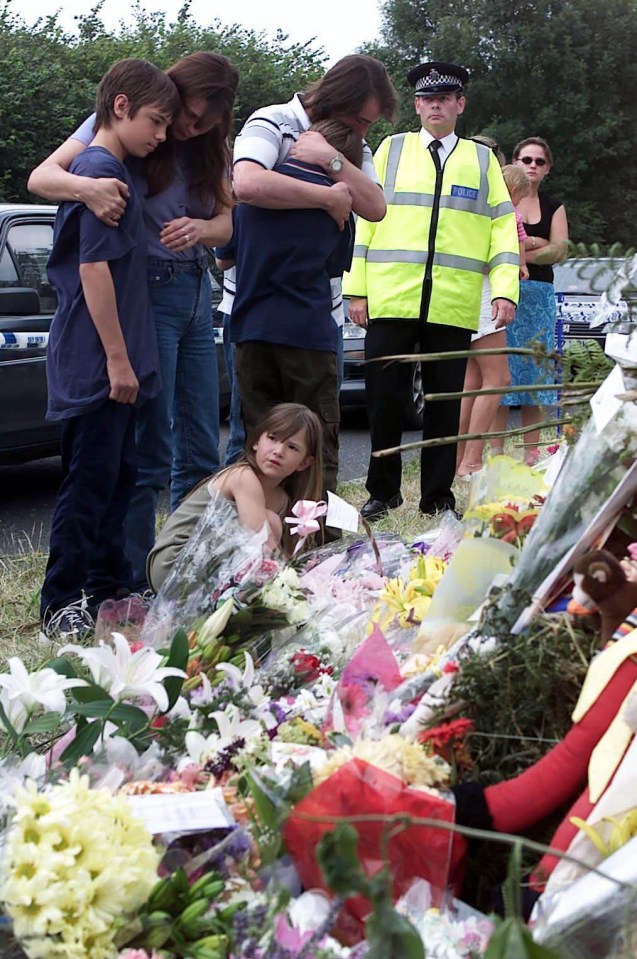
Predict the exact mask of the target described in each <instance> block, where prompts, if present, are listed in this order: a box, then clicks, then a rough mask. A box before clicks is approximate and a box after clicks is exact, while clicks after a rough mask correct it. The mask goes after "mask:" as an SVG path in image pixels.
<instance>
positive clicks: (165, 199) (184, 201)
mask: <svg viewBox="0 0 637 959" xmlns="http://www.w3.org/2000/svg"><path fill="white" fill-rule="evenodd" d="M94 136H95V114H94V113H93V114H92V115H91V116H90V117H88V118H87V119H86V120H85V121H84V123H82V124H81V126H79V127H78V128H77V130H76V131H75V133H72V134H71V138H72V139H73V140H79V141H80V143H83V144H84V146H88V145H89V144H90V143H91V141H92V139H93V137H94ZM193 148H194V144H192V143H191V142H190V141H188V140H186V141H184V142H179V143H177V144H176V150H175V165H174V169H173V178H172V180H171V182H170V183H169V184H168V186H167V187H166V189H165V190H162V192H161V193H156V194H155V196H148V183H147V182H146V178H145V176H144V161H143V160H140V159H139V158H137V157H131V156H129V157H126V161H125V163H126V168H127V169H128V170H129V171H130V173H131V174H132V175H133V180H134V183H135V187H136V189H137V192H138V193H139V195H140V197H141V198H142V208H143V212H144V223H145V224H146V242H147V244H148V256H154V257H157V258H158V259H160V260H197V259H199V258H200V257H202V256H205V253H206V249H205V247H204V246H203V244H201V243H195V245H194V246H191V247H189V248H188V249H187V250H183V251H182V250H179V251H177V250H169V249H168V247H165V246H163V244H162V243H160V241H159V234H160V233H161V231H162V230H163V228H164V224H165V223H168V222H170V220H176V219H177V218H178V217H181V216H189V217H191V219H193V220H209V219H210V217H211V216H212V214H213V213H214V206H215V203H214V199H213V198H212V197H211V198H210V199H209V200H202V199H201V198H200V197H199V196H198V195H197V194H196V193H195V192H194V191H193V190H191V189H190V187H189V186H188V180H189V174H190V157H191V151H192V150H193Z"/></svg>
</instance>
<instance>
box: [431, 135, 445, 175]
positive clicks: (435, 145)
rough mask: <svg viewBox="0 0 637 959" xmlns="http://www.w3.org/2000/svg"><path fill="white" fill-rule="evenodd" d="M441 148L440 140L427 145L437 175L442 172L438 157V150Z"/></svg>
mask: <svg viewBox="0 0 637 959" xmlns="http://www.w3.org/2000/svg"><path fill="white" fill-rule="evenodd" d="M441 146H442V143H441V142H440V140H432V141H431V143H430V144H429V152H430V153H431V156H432V159H433V161H434V166H435V168H436V172H437V173H440V171H441V170H442V166H441V164H440V156H439V155H438V150H439V149H440V147H441Z"/></svg>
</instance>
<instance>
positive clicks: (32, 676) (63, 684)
mask: <svg viewBox="0 0 637 959" xmlns="http://www.w3.org/2000/svg"><path fill="white" fill-rule="evenodd" d="M8 663H9V670H10V672H8V673H2V674H1V675H0V689H2V690H4V696H3V705H4V702H5V699H6V700H7V701H8V703H9V710H8V712H9V713H12V714H13V715H14V716H15V717H16V718H17V719H18V721H19V722H21V726H22V728H24V725H25V722H26V718H28V716H30V715H31V713H33V712H35V710H36V709H37V708H38V707H39V706H42V708H43V709H44V710H45V712H47V713H60V714H61V713H64V712H65V711H66V697H65V695H64V692H65V690H67V689H73V688H74V687H76V686H86V683H85V681H84V680H83V679H67V678H66V676H61V675H60V674H59V673H56V672H55V670H54V669H49V668H48V667H47V668H45V669H40V670H38V671H37V672H35V673H30V672H28V670H27V668H26V666H25V665H24V663H23V662H22V660H21V659H18V657H17V656H12V657H11V658H10V659H9V660H8ZM16 704H19V705H18V706H17V708H16ZM20 707H22V708H20ZM22 709H23V710H24V713H25V716H24V717H23V715H22ZM5 712H7V710H6V708H5ZM23 719H24V721H22V720H23ZM10 721H12V720H11V719H10Z"/></svg>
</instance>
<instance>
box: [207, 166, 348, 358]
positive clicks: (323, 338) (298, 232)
mask: <svg viewBox="0 0 637 959" xmlns="http://www.w3.org/2000/svg"><path fill="white" fill-rule="evenodd" d="M275 170H276V172H277V173H282V174H284V175H286V176H291V177H294V178H295V179H298V180H304V181H306V182H308V183H316V184H318V185H319V186H332V185H333V183H332V180H331V179H330V178H329V177H328V176H327V175H326V174H325V173H324V172H323V171H322V170H321V168H320V167H315V166H311V165H309V164H306V163H301V162H300V161H298V160H287V161H285V162H284V163H281V164H280V165H279V166H277V167H275ZM233 224H234V232H233V238H232V242H233V244H234V248H235V262H236V270H237V293H236V297H235V301H234V305H233V308H232V323H231V325H230V338H231V340H232V342H233V343H245V342H248V341H253V340H259V341H264V342H266V343H280V344H282V345H284V346H296V347H300V348H302V349H306V350H327V351H330V352H332V353H335V352H336V349H337V343H338V336H339V334H340V331H339V328H338V326H337V325H336V323H335V321H334V319H333V317H332V290H331V285H330V278H331V277H338V276H341V275H342V274H343V271H344V270H346V269H348V268H349V265H350V264H351V256H352V249H353V242H354V231H353V227H352V222H351V219H350V222H349V223H348V224H347V225H346V227H345V230H343V231H342V232H341V231H340V230H339V229H338V226H337V225H336V222H335V221H334V220H333V219H332V217H331V216H330V215H329V214H328V213H326V212H325V211H324V210H266V209H263V208H261V207H257V206H251V205H248V204H240V205H239V206H237V207H235V209H234V211H233ZM222 252H223V250H222Z"/></svg>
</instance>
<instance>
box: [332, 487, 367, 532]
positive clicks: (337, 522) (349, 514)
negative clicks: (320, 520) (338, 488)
mask: <svg viewBox="0 0 637 959" xmlns="http://www.w3.org/2000/svg"><path fill="white" fill-rule="evenodd" d="M358 521H359V515H358V510H357V509H356V507H355V506H351V505H350V503H348V502H346V500H344V499H341V497H340V496H337V495H336V493H330V492H329V490H328V493H327V516H326V517H325V525H326V526H333V527H334V528H335V529H345V530H348V531H349V532H350V533H357V532H358Z"/></svg>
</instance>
